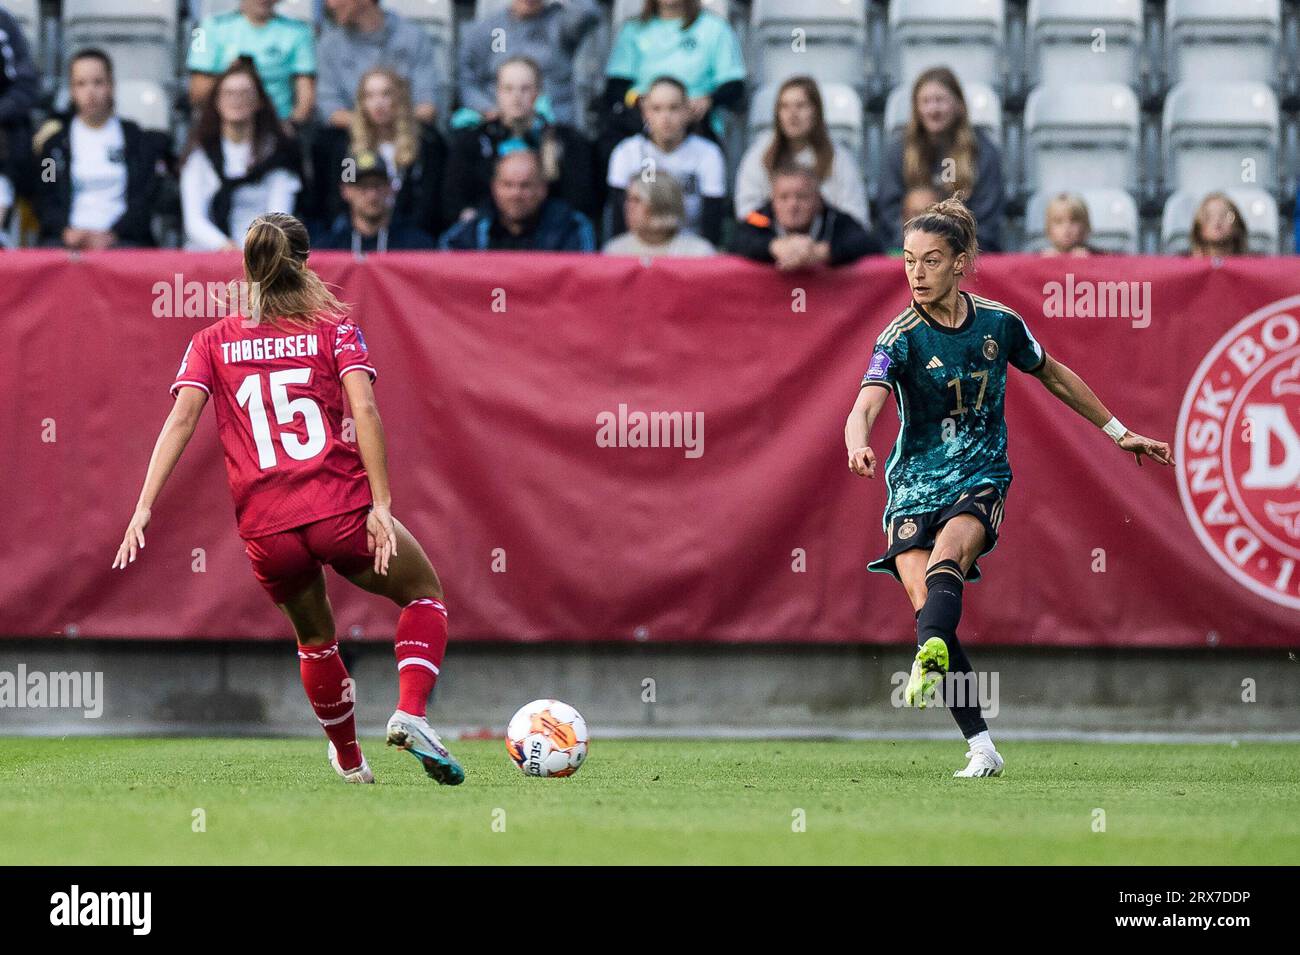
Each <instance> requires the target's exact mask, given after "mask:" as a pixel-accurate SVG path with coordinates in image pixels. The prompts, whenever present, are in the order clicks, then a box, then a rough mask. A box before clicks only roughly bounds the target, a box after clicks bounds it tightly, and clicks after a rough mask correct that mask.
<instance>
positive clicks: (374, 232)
mask: <svg viewBox="0 0 1300 955" xmlns="http://www.w3.org/2000/svg"><path fill="white" fill-rule="evenodd" d="M348 159H349V160H350V162H349V163H348V164H347V166H348V168H349V170H350V171H351V175H350V176H348V177H347V178H345V179H344V180H343V181H342V182H340V183H339V191H340V192H341V193H342V194H343V201H344V202H345V203H346V205H347V211H345V212H344V213H342V214H341V215H340V216H339V217H338V220H337V221H336V222H335V223H334V226H333V228H331V229H330V230H329V231H328V232H326V233H324V234H323V235H321V236H318V237H317V239H316V241H314V242H313V243H312V245H313V246H314V247H315V248H318V249H351V250H352V251H353V252H354V253H358V254H359V253H362V252H388V251H397V250H399V249H432V248H433V237H432V236H430V235H429V234H428V233H427V232H425V231H424V230H422V229H417V228H416V227H415V226H413V225H410V224H408V223H405V222H402V221H401V220H400V219H394V217H393V181H392V179H391V178H390V176H389V172H388V165H387V163H385V162H384V159H383V157H382V156H380V155H379V154H378V153H375V152H370V151H369V150H367V151H364V152H360V153H356V154H355V155H352V156H349V157H348Z"/></svg>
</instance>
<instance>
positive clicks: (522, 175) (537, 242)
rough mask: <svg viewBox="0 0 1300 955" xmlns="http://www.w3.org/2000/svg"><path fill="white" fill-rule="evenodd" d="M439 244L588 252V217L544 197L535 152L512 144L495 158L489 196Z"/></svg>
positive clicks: (591, 236) (591, 235) (591, 244)
mask: <svg viewBox="0 0 1300 955" xmlns="http://www.w3.org/2000/svg"><path fill="white" fill-rule="evenodd" d="M438 248H440V249H460V250H480V251H482V250H488V249H491V250H502V251H536V252H593V251H595V248H596V233H595V230H594V229H593V228H592V226H591V221H590V220H589V219H588V218H587V217H586V216H584V215H583V214H582V213H581V212H579V211H578V210H577V209H574V208H573V207H572V206H570V205H569V204H568V203H567V202H565V201H564V200H563V199H555V198H548V197H547V195H546V180H545V178H544V177H543V175H542V162H541V159H540V158H538V156H537V153H535V152H533V151H531V150H528V149H517V150H515V151H514V152H511V153H506V154H505V155H504V156H502V157H501V158H500V159H498V160H497V162H496V169H495V171H494V172H493V174H492V198H491V201H490V202H487V203H484V205H483V206H481V207H480V208H479V210H478V213H477V214H476V215H475V216H474V217H473V218H472V219H462V220H461V221H460V222H457V223H456V224H455V225H454V226H452V227H451V228H450V229H448V230H447V231H446V232H445V233H444V234H443V236H442V238H441V239H440V240H439V242H438Z"/></svg>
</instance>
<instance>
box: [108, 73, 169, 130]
mask: <svg viewBox="0 0 1300 955" xmlns="http://www.w3.org/2000/svg"><path fill="white" fill-rule="evenodd" d="M113 102H114V104H115V105H116V107H117V114H118V115H119V116H121V117H122V118H124V119H130V120H134V121H135V122H136V123H138V124H139V125H140V127H141V128H142V129H156V130H159V131H160V132H164V133H165V132H167V131H168V130H169V129H170V128H171V106H170V104H169V103H168V101H167V94H166V92H165V91H164V90H163V88H162V86H161V85H160V84H158V83H155V82H154V81H153V80H118V81H117V82H116V83H115V84H114V90H113Z"/></svg>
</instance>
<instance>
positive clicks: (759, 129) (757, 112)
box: [749, 83, 863, 168]
mask: <svg viewBox="0 0 1300 955" xmlns="http://www.w3.org/2000/svg"><path fill="white" fill-rule="evenodd" d="M779 85H780V84H777V83H769V84H767V85H766V86H763V87H762V88H760V89H759V90H758V92H757V93H755V94H754V96H753V98H751V99H750V101H749V139H750V141H751V142H752V141H753V140H754V139H755V138H756V137H757V136H760V135H762V134H763V133H765V132H767V130H769V129H771V128H772V113H773V109H774V107H775V105H776V92H777V89H778V88H779ZM819 86H820V87H821V93H822V105H823V107H825V111H826V125H827V127H828V128H829V130H830V134H831V139H833V140H834V141H835V142H836V143H838V144H839V145H841V146H843V147H844V148H845V149H847V150H849V152H851V153H852V154H853V156H854V158H855V159H856V160H857V161H858V167H859V168H861V166H862V155H863V141H862V136H863V121H862V98H861V97H860V96H859V95H858V92H857V90H855V89H854V88H853V87H851V86H848V85H846V84H844V83H821V84H819Z"/></svg>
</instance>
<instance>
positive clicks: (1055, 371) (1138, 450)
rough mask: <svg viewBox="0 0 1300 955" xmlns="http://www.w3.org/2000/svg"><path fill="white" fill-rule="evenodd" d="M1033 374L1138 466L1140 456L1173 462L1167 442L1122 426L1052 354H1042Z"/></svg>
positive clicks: (1083, 383) (1162, 461)
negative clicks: (1038, 365)
mask: <svg viewBox="0 0 1300 955" xmlns="http://www.w3.org/2000/svg"><path fill="white" fill-rule="evenodd" d="M1034 377H1036V378H1037V379H1038V380H1039V381H1041V382H1042V383H1043V385H1044V386H1045V387H1046V388H1047V390H1048V391H1050V392H1051V393H1052V394H1054V395H1056V397H1058V398H1060V399H1061V401H1063V402H1064V403H1065V404H1067V405H1069V406H1070V407H1071V408H1073V409H1074V410H1075V411H1076V412H1078V413H1079V414H1080V415H1082V416H1083V417H1085V418H1087V419H1088V420H1089V421H1091V422H1092V423H1093V424H1095V425H1096V426H1097V427H1099V428H1101V429H1102V430H1103V431H1105V432H1106V434H1107V435H1109V436H1110V437H1111V438H1112V439H1113V440H1114V442H1115V443H1116V444H1117V445H1119V446H1120V447H1121V448H1122V449H1123V450H1125V451H1128V452H1129V453H1130V454H1132V455H1133V457H1134V458H1136V459H1137V463H1138V464H1139V465H1140V464H1141V463H1142V457H1143V455H1145V456H1146V457H1149V458H1151V459H1152V460H1155V461H1159V462H1160V463H1161V464H1173V463H1174V455H1173V451H1171V450H1170V448H1169V445H1168V444H1166V443H1165V442H1164V441H1156V440H1154V439H1152V438H1147V437H1143V436H1142V435H1140V434H1135V433H1134V432H1132V431H1129V430H1128V429H1127V428H1125V427H1124V426H1123V425H1122V424H1120V423H1119V420H1118V419H1117V418H1115V417H1113V416H1112V415H1111V413H1110V412H1109V411H1108V410H1106V406H1105V405H1104V404H1102V403H1101V399H1100V398H1098V397H1097V395H1096V394H1095V393H1094V392H1093V390H1092V389H1091V388H1089V387H1088V384H1087V382H1085V381H1084V380H1083V379H1082V378H1080V377H1079V376H1078V375H1076V374H1075V373H1074V372H1073V371H1071V370H1070V369H1069V368H1067V367H1066V366H1065V365H1063V364H1061V363H1060V362H1059V361H1057V360H1056V359H1054V358H1053V357H1052V356H1051V355H1047V356H1045V357H1044V359H1043V364H1042V366H1041V367H1040V368H1039V369H1038V370H1037V371H1036V372H1034Z"/></svg>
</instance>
